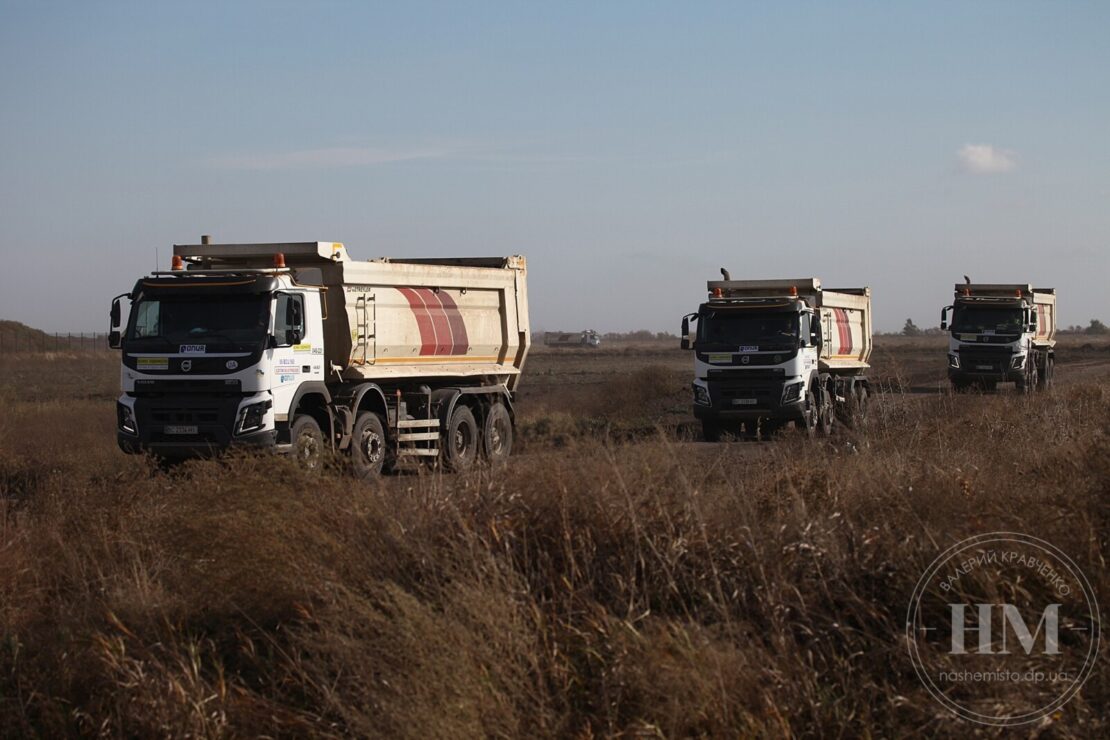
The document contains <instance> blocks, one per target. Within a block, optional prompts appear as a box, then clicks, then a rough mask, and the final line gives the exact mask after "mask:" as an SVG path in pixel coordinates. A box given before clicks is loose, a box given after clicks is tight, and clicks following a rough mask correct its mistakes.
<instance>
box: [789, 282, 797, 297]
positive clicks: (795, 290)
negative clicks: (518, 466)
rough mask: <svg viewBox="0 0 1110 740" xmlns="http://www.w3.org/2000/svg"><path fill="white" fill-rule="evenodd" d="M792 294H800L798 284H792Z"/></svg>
mask: <svg viewBox="0 0 1110 740" xmlns="http://www.w3.org/2000/svg"><path fill="white" fill-rule="evenodd" d="M790 295H792V296H797V295H798V286H797V285H791V286H790Z"/></svg>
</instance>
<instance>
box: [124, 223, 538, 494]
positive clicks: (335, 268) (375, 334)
mask: <svg viewBox="0 0 1110 740" xmlns="http://www.w3.org/2000/svg"><path fill="white" fill-rule="evenodd" d="M123 298H127V299H129V300H130V312H129V315H128V319H127V322H126V325H125V326H121V308H120V301H121V299H123ZM110 315H111V324H112V325H111V327H110V329H111V334H110V337H111V342H112V345H113V346H115V347H119V348H120V349H121V350H122V358H123V367H122V395H121V396H120V398H119V402H118V404H117V419H118V430H117V439H118V442H119V446H120V448H122V449H123V450H124V451H125V452H129V453H136V452H144V451H149V452H152V453H154V454H156V455H158V456H161V457H167V458H180V457H190V456H196V455H203V454H208V453H211V452H213V451H219V450H223V449H226V448H228V447H232V446H240V445H242V446H258V447H265V448H271V449H273V450H276V451H278V452H283V453H292V454H294V455H296V456H297V458H298V459H300V460H301V461H303V463H304V464H305V465H306V466H308V467H314V466H316V465H319V461H320V456H321V453H323V452H324V451H325V450H332V451H335V452H340V453H344V454H346V455H347V456H348V457H349V460H350V463H351V467H352V469H353V470H354V471H355V472H356V473H357V474H358V475H359V476H362V477H369V476H374V475H376V474H378V473H379V472H380V471H381V470H382V469H383V466H386V467H388V466H392V465H395V464H397V463H399V462H402V461H403V460H405V459H406V458H407V459H410V460H421V459H422V460H433V461H442V462H443V463H444V464H445V466H446V467H448V468H449V469H452V470H462V469H465V468H467V467H469V466H471V465H472V464H473V463H474V462H475V460H477V459H478V458H479V456H481V457H484V458H485V459H487V460H489V461H492V462H498V461H501V460H503V459H504V458H505V457H507V456H508V455H509V452H510V450H511V448H512V443H513V428H514V411H513V400H514V392H515V390H516V388H517V385H518V383H519V382H520V376H521V372H522V370H523V369H524V361H525V358H526V357H527V354H528V347H529V338H528V337H529V332H528V294H527V288H526V269H525V260H524V258H523V257H520V256H511V257H491V258H458V259H413V258H404V259H398V258H381V259H372V260H369V261H356V260H352V259H351V258H350V256H349V255H348V254H347V250H346V248H345V247H344V246H343V244H340V243H338V242H298V243H281V244H212V243H209V240H208V239H207V238H205V239H202V243H201V244H189V245H175V246H174V248H173V269H172V270H171V271H169V272H155V273H153V274H151V275H150V276H148V277H144V278H141V279H139V280H138V281H137V282H136V283H135V286H134V288H133V289H132V290H131V292H130V293H127V294H123V295H120V296H117V297H116V299H115V300H114V301H113V302H112V307H111V313H110Z"/></svg>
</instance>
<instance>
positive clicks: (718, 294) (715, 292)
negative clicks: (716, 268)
mask: <svg viewBox="0 0 1110 740" xmlns="http://www.w3.org/2000/svg"><path fill="white" fill-rule="evenodd" d="M722 295H724V294H723V293H722V292H721V289H720V288H714V289H713V297H714V298H720V297H721V296H722Z"/></svg>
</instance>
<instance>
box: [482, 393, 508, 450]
mask: <svg viewBox="0 0 1110 740" xmlns="http://www.w3.org/2000/svg"><path fill="white" fill-rule="evenodd" d="M482 426H483V429H482V452H483V453H484V454H485V456H486V459H487V460H489V462H490V464H493V465H496V464H498V463H503V462H505V461H506V460H508V459H509V453H510V452H511V451H512V449H513V420H512V417H510V416H509V410H508V409H507V408H505V405H504V404H501V403H495V404H493V405H492V406H490V407H489V411H487V412H486V420H485V423H484V424H483V425H482Z"/></svg>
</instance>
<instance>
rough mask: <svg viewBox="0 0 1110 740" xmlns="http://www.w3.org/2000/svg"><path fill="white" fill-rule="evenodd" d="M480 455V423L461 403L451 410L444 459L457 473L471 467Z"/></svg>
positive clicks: (444, 443) (445, 439)
mask: <svg viewBox="0 0 1110 740" xmlns="http://www.w3.org/2000/svg"><path fill="white" fill-rule="evenodd" d="M477 456H478V424H477V422H475V421H474V414H473V413H472V412H471V411H470V409H469V408H467V407H466V406H463V405H462V404H461V403H460V404H459V405H457V406H455V409H454V411H452V412H451V418H450V419H449V420H448V422H447V434H445V435H444V440H443V461H444V463H445V464H446V465H447V468H448V469H449V470H451V471H453V472H455V473H461V472H462V471H464V470H466V469H468V468H470V467H471V466H472V465H474V459H475V458H476V457H477Z"/></svg>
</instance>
